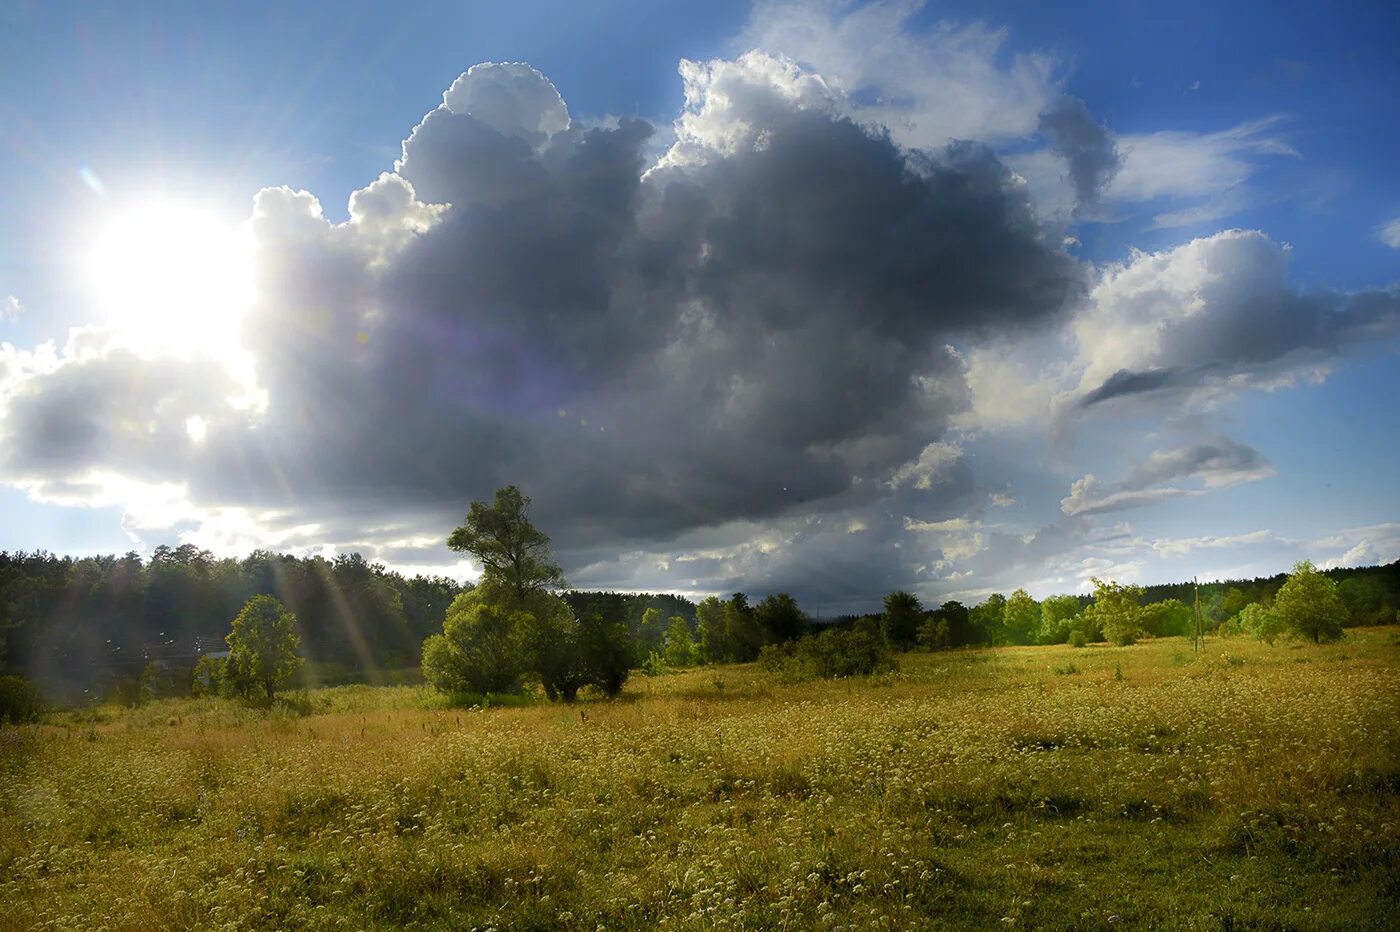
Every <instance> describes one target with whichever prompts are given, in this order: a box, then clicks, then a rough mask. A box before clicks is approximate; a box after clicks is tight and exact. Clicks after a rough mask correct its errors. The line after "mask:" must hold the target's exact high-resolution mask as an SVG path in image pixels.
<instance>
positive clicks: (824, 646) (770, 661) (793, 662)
mask: <svg viewBox="0 0 1400 932" xmlns="http://www.w3.org/2000/svg"><path fill="white" fill-rule="evenodd" d="M758 663H759V667H760V668H762V669H764V670H767V671H768V672H770V673H777V674H779V675H780V676H781V677H782V678H783V680H785V681H787V682H798V681H801V680H806V679H815V678H817V677H823V678H826V679H835V678H837V677H843V676H869V675H871V674H873V673H885V672H889V671H893V670H896V669H898V664H896V663H895V659H894V652H893V651H892V650H891V649H890V646H889V644H888V643H887V642H886V641H885V639H884V638H883V637H881V636H880V635H879V634H878V633H872V632H870V631H868V630H866V631H843V630H841V629H839V628H830V629H828V630H826V631H823V632H821V633H820V634H809V635H807V636H806V637H804V638H801V639H799V640H796V641H789V642H787V643H785V644H770V645H768V646H767V647H765V648H764V649H763V650H762V651H761V652H760V653H759V657H758Z"/></svg>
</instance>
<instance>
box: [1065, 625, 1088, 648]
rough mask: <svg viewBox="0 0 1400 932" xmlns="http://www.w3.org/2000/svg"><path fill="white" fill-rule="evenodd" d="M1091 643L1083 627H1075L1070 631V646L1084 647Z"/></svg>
mask: <svg viewBox="0 0 1400 932" xmlns="http://www.w3.org/2000/svg"><path fill="white" fill-rule="evenodd" d="M1088 643H1089V638H1088V636H1087V635H1085V634H1084V629H1083V628H1075V629H1074V630H1073V631H1071V632H1070V633H1069V646H1070V647H1083V646H1085V645H1086V644H1088Z"/></svg>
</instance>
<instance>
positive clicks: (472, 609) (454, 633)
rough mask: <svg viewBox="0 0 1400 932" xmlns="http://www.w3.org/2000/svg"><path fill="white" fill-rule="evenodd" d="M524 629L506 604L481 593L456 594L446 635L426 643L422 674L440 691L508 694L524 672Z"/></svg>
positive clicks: (516, 688)
mask: <svg viewBox="0 0 1400 932" xmlns="http://www.w3.org/2000/svg"><path fill="white" fill-rule="evenodd" d="M525 654H526V648H525V644H524V633H523V632H522V631H521V625H520V624H519V619H518V618H516V617H513V613H512V612H511V611H510V609H509V608H507V607H506V606H504V605H501V604H499V603H492V602H489V601H487V600H486V599H485V598H484V597H483V594H482V593H481V592H480V591H472V592H467V593H463V594H462V595H459V596H457V598H456V599H454V600H453V601H452V605H451V606H449V607H448V609H447V617H446V619H445V620H444V621H443V623H442V633H441V634H434V635H431V636H430V637H429V638H428V639H427V640H426V641H424V642H423V678H424V679H426V680H427V681H428V683H429V684H431V685H432V686H433V687H434V688H436V689H438V690H440V691H441V692H445V693H451V694H458V695H460V694H463V693H509V692H516V691H518V690H519V689H520V685H521V676H522V674H523V673H524V672H525Z"/></svg>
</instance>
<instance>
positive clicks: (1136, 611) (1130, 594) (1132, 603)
mask: <svg viewBox="0 0 1400 932" xmlns="http://www.w3.org/2000/svg"><path fill="white" fill-rule="evenodd" d="M1092 581H1093V583H1094V604H1093V605H1090V606H1089V607H1088V608H1086V609H1085V610H1084V615H1085V617H1086V618H1088V619H1090V620H1091V621H1092V622H1093V623H1095V624H1097V626H1098V627H1099V629H1100V630H1101V631H1102V632H1103V636H1104V637H1105V638H1107V639H1108V640H1109V641H1110V642H1111V643H1113V644H1117V645H1118V646H1119V647H1125V646H1127V645H1129V644H1136V643H1137V639H1138V638H1139V637H1141V636H1142V606H1141V605H1140V604H1139V600H1140V599H1141V598H1142V594H1143V590H1142V587H1141V586H1127V585H1122V584H1120V583H1116V582H1114V581H1112V580H1109V581H1108V582H1104V581H1103V580H1102V579H1099V578H1097V577H1094V578H1093V579H1092Z"/></svg>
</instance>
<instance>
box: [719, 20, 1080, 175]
mask: <svg viewBox="0 0 1400 932" xmlns="http://www.w3.org/2000/svg"><path fill="white" fill-rule="evenodd" d="M923 6H924V4H923V3H922V2H909V0H877V2H875V3H867V4H860V5H856V4H851V3H846V2H842V0H822V2H796V3H793V2H773V3H759V4H757V5H756V6H755V8H754V11H753V15H752V17H751V19H750V21H749V25H748V27H747V29H746V30H745V31H744V32H743V34H742V35H741V36H740V38H739V45H740V46H741V47H742V48H746V49H747V48H762V49H770V50H780V51H782V52H783V53H784V54H786V55H789V56H791V57H792V58H793V59H794V60H796V61H798V62H800V63H802V64H803V65H806V66H808V67H810V68H811V69H812V70H814V71H815V72H817V73H819V74H821V75H822V76H823V77H824V78H825V79H826V82H827V86H828V87H830V88H831V89H832V90H833V91H834V92H836V93H838V94H839V95H840V98H841V106H842V108H843V110H844V112H846V113H848V114H850V115H851V116H852V117H853V118H855V119H857V120H859V121H861V122H868V123H873V124H878V125H880V126H883V127H886V128H887V129H888V131H889V132H890V133H891V135H892V136H893V137H894V138H895V139H896V140H897V141H899V142H900V143H901V144H903V145H906V146H920V147H932V148H942V147H943V146H945V145H947V144H948V143H949V142H950V141H952V140H955V139H978V140H982V141H985V142H988V143H991V144H994V145H995V144H1000V143H1003V142H1009V141H1012V140H1017V139H1020V138H1022V137H1024V136H1027V135H1029V134H1031V133H1034V132H1035V130H1036V126H1037V124H1038V122H1039V120H1040V115H1041V113H1042V112H1043V111H1044V110H1045V109H1046V107H1047V105H1048V104H1049V103H1050V102H1051V101H1052V100H1054V99H1055V98H1056V97H1057V96H1058V95H1059V89H1058V79H1057V77H1056V73H1055V69H1056V62H1055V59H1054V58H1053V57H1052V56H1050V55H1046V54H1026V53H1008V52H1007V51H1006V48H1005V46H1006V40H1007V32H1006V30H1004V29H997V28H994V27H992V26H989V25H987V24H985V23H980V22H972V23H962V24H954V23H949V22H944V23H941V24H939V25H938V26H936V27H935V28H933V29H931V30H916V29H913V28H911V25H912V24H911V20H912V19H913V18H914V17H915V16H916V15H917V14H918V13H919V12H920V11H921V10H922V8H923Z"/></svg>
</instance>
